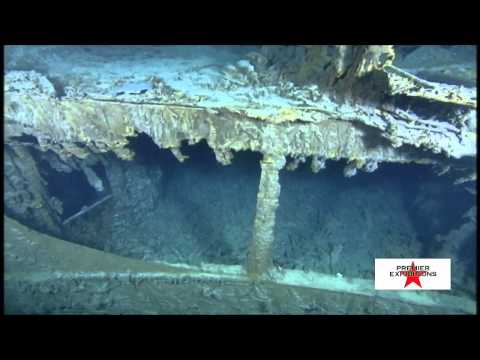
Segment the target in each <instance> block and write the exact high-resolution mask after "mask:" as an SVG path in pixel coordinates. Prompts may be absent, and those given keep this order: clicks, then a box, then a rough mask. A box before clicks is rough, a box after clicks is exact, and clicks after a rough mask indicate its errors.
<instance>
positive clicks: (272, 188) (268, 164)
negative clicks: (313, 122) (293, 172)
mask: <svg viewBox="0 0 480 360" xmlns="http://www.w3.org/2000/svg"><path fill="white" fill-rule="evenodd" d="M260 165H261V169H262V173H261V176H260V185H259V188H258V194H257V210H256V214H255V223H254V228H253V239H252V242H251V244H250V249H249V254H248V262H247V273H248V276H249V277H250V278H252V279H257V278H258V277H260V276H262V275H263V274H264V273H265V272H266V271H267V270H268V269H269V268H270V267H271V266H272V246H273V241H274V233H273V230H274V227H275V212H276V210H277V207H278V204H279V197H280V183H279V181H278V177H279V171H280V169H282V168H283V166H284V165H285V157H284V156H283V155H277V154H264V155H263V160H262V161H261V163H260Z"/></svg>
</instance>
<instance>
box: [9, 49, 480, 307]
mask: <svg viewBox="0 0 480 360" xmlns="http://www.w3.org/2000/svg"><path fill="white" fill-rule="evenodd" d="M439 55H442V56H439ZM5 61H6V72H5V108H4V114H5V135H6V137H5V145H4V158H5V166H4V169H5V177H4V183H5V197H4V201H5V213H6V214H5V215H6V216H5V221H6V225H5V235H6V240H5V260H6V285H5V290H6V310H7V312H9V313H148V314H154V313H155V314H161V313H304V314H307V313H318V314H329V313H332V314H333V313H335V314H361V313H424V314H427V313H472V312H475V301H474V300H473V299H474V298H475V295H476V294H475V291H476V289H475V281H476V274H475V263H476V259H475V256H474V254H475V247H476V243H475V239H476V231H477V230H476V205H475V193H476V184H475V181H476V168H475V161H476V88H475V79H476V64H475V49H474V48H472V47H468V46H457V47H440V46H436V47H435V46H420V47H393V46H264V47H257V46H251V47H250V46H249V47H244V46H238V47H227V46H217V47H208V46H204V47H188V46H181V47H174V46H137V47H120V46H101V47H98V46H77V47H70V46H43V47H40V46H35V47H29V46H11V47H7V48H6V59H5ZM60 239H62V240H60ZM65 240H66V242H65ZM72 243H75V244H72ZM420 257H425V258H437V257H438V258H451V259H452V291H450V292H449V293H448V294H446V293H444V292H443V293H442V292H432V291H431V292H423V293H417V292H403V293H400V292H398V293H392V292H383V293H381V292H377V291H375V290H373V280H372V279H373V276H374V273H373V270H374V269H373V260H374V259H375V258H420ZM72 294H75V296H73V295H72Z"/></svg>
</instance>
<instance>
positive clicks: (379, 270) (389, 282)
mask: <svg viewBox="0 0 480 360" xmlns="http://www.w3.org/2000/svg"><path fill="white" fill-rule="evenodd" d="M375 289H376V290H450V289H451V261H450V259H375Z"/></svg>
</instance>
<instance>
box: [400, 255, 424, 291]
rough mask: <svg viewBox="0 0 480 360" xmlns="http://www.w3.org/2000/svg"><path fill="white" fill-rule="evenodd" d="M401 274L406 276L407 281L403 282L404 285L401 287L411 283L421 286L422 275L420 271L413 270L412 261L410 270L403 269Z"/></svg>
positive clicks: (413, 264)
mask: <svg viewBox="0 0 480 360" xmlns="http://www.w3.org/2000/svg"><path fill="white" fill-rule="evenodd" d="M403 274H404V275H405V276H406V277H407V281H406V282H405V286H404V287H403V288H406V287H407V286H408V285H410V284H411V283H415V284H417V285H418V286H420V287H422V284H420V276H422V272H419V271H416V270H415V263H414V262H413V261H412V268H411V270H407V271H404V272H403Z"/></svg>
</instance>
